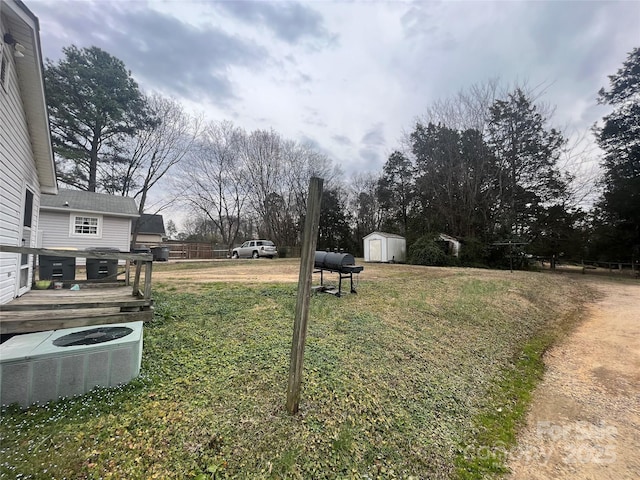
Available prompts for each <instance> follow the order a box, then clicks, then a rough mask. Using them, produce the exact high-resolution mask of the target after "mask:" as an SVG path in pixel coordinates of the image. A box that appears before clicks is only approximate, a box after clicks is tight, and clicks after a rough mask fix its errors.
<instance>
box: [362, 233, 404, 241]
mask: <svg viewBox="0 0 640 480" xmlns="http://www.w3.org/2000/svg"><path fill="white" fill-rule="evenodd" d="M372 235H380V236H381V237H386V238H401V239H403V240H404V237H403V236H402V235H396V234H395V233H385V232H371V233H370V234H369V235H366V236H365V237H364V239H367V238H369V237H370V236H372Z"/></svg>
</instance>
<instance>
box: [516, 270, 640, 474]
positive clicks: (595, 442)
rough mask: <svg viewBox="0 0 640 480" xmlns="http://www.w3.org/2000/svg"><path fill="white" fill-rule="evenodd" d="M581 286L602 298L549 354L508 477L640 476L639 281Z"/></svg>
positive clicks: (598, 282)
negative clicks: (569, 334) (600, 294)
mask: <svg viewBox="0 0 640 480" xmlns="http://www.w3.org/2000/svg"><path fill="white" fill-rule="evenodd" d="M585 282H588V283H589V285H590V286H592V287H594V288H595V289H597V290H599V291H600V292H602V294H603V297H602V298H601V299H600V300H599V301H597V302H596V303H595V304H593V305H592V306H591V307H590V308H589V310H588V312H587V313H586V315H587V318H586V320H585V321H584V323H582V324H581V325H580V327H579V328H578V329H577V330H576V331H575V332H574V333H573V334H572V335H571V336H570V337H569V338H567V339H566V340H565V341H564V342H563V343H562V344H560V345H558V346H556V347H554V348H552V349H551V350H550V351H549V352H548V353H547V355H546V358H545V363H546V365H547V372H546V373H545V377H544V379H543V381H542V382H541V383H540V384H539V386H538V387H537V389H536V391H535V392H534V394H533V404H532V407H531V410H530V412H529V415H528V419H527V426H526V428H525V430H524V431H523V432H522V434H521V436H520V437H519V442H518V449H517V451H516V452H515V453H514V454H513V456H512V457H511V461H510V462H509V467H510V468H511V470H512V475H511V476H510V478H511V479H527V480H532V479H545V480H546V479H560V478H566V479H593V480H596V479H597V480H599V479H612V480H614V479H615V480H623V479H624V480H626V479H629V480H631V479H633V480H635V479H638V478H640V282H636V283H633V284H630V283H628V282H625V283H622V282H614V281H607V280H598V281H597V282H596V281H595V280H589V279H586V278H585Z"/></svg>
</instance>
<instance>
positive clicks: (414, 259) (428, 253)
mask: <svg viewBox="0 0 640 480" xmlns="http://www.w3.org/2000/svg"><path fill="white" fill-rule="evenodd" d="M409 263H412V264H414V265H432V266H439V267H444V266H449V265H454V264H455V263H456V259H455V258H454V257H451V256H450V255H447V254H446V253H445V252H444V250H443V248H442V246H441V245H440V242H437V241H436V240H435V239H434V238H433V237H432V236H424V237H421V238H419V239H418V240H416V242H415V243H413V244H411V246H410V247H409Z"/></svg>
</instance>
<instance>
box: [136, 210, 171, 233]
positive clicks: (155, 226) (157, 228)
mask: <svg viewBox="0 0 640 480" xmlns="http://www.w3.org/2000/svg"><path fill="white" fill-rule="evenodd" d="M134 222H136V223H138V224H139V225H140V226H139V229H138V233H153V234H158V235H164V219H163V218H162V215H150V214H148V213H143V214H142V215H140V218H138V219H137V220H134Z"/></svg>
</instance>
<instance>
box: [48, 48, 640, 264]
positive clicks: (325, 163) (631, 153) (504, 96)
mask: <svg viewBox="0 0 640 480" xmlns="http://www.w3.org/2000/svg"><path fill="white" fill-rule="evenodd" d="M63 53H64V57H63V58H62V59H61V60H60V61H59V62H57V63H56V62H53V61H51V60H47V62H46V65H45V82H46V88H47V97H48V107H49V116H50V122H51V129H52V141H53V144H54V151H55V156H56V165H57V169H58V178H59V181H60V182H61V183H63V184H65V185H67V186H70V187H72V188H78V189H83V190H89V191H103V192H107V193H111V194H115V195H128V196H132V197H134V198H136V200H137V201H138V205H139V209H140V213H143V212H145V213H156V212H149V211H148V210H149V206H148V205H147V199H148V194H149V192H150V190H152V189H154V188H156V189H157V188H159V183H160V184H162V188H163V189H164V191H166V192H169V193H170V194H169V195H167V197H170V201H171V202H178V203H179V204H181V205H182V207H183V208H184V209H185V210H186V211H188V212H189V215H188V218H189V220H188V221H186V222H185V225H184V228H183V231H182V232H178V231H177V229H176V227H175V223H174V222H172V221H170V222H168V224H167V227H168V231H170V232H171V233H172V234H173V235H175V236H177V237H180V238H182V239H192V240H200V241H208V242H212V243H216V244H217V245H223V246H225V247H226V248H229V249H230V248H232V247H233V246H234V245H237V244H238V243H240V242H242V241H243V240H245V239H247V238H252V237H256V236H257V237H261V238H268V239H271V240H273V241H274V242H276V244H277V245H278V246H280V247H281V248H282V247H286V246H297V245H299V243H300V231H301V226H302V225H303V222H304V214H305V211H306V200H307V199H306V194H307V192H306V190H307V187H308V184H309V179H310V178H311V176H320V177H322V178H324V179H325V190H324V192H323V200H322V208H321V220H320V229H319V238H318V247H319V248H323V249H324V248H332V249H333V248H344V249H346V250H349V251H352V252H354V253H356V254H361V253H362V239H363V237H364V236H365V235H367V234H369V233H371V232H373V231H376V230H382V231H387V232H389V233H398V234H401V235H404V236H405V237H406V238H407V243H408V245H414V247H413V248H410V254H411V255H412V256H413V257H414V259H418V258H420V259H422V260H421V262H423V263H438V262H443V260H442V259H443V257H442V256H440V255H437V254H435V253H434V254H433V255H427V254H425V252H427V251H429V249H431V250H430V251H431V252H436V251H437V249H436V250H434V246H435V244H436V243H437V242H436V237H437V235H438V234H439V233H446V234H448V235H451V236H455V237H458V238H459V239H461V240H462V241H463V244H464V246H463V249H462V252H463V261H464V262H465V263H468V264H493V265H498V264H500V262H501V261H504V253H505V252H504V245H505V244H509V243H511V244H513V245H519V246H520V247H519V250H521V251H522V252H526V253H529V254H533V255H540V256H556V257H559V256H566V257H570V258H573V259H577V258H584V257H585V256H587V257H590V258H593V259H607V260H621V259H625V260H626V259H628V258H629V257H631V256H635V258H636V259H637V258H638V257H640V251H639V249H640V198H638V196H639V195H640V135H639V133H640V98H639V96H640V49H638V48H636V49H634V50H633V51H632V52H630V53H629V55H628V57H627V59H626V61H625V62H624V64H623V66H622V68H621V69H620V70H619V71H618V72H617V73H615V74H614V75H612V76H611V77H610V86H609V88H608V89H605V88H603V89H601V90H600V92H599V101H600V102H601V103H603V104H607V105H609V106H610V107H611V109H612V112H611V113H610V114H608V115H607V116H605V117H604V118H603V121H602V123H601V124H600V125H594V127H593V134H594V135H595V138H596V141H597V143H598V145H599V146H600V148H601V149H602V151H603V152H604V154H603V157H602V169H603V172H604V173H603V175H602V178H601V179H600V181H599V182H598V183H597V184H594V185H593V186H592V187H593V189H596V188H598V189H599V190H600V192H601V195H600V197H599V200H598V201H597V202H596V203H595V204H594V205H593V207H592V208H590V209H584V207H582V206H581V205H580V201H579V200H580V199H579V198H577V195H576V193H575V188H574V186H575V182H576V181H577V180H579V179H576V178H573V177H572V175H571V174H570V173H569V172H567V171H565V170H563V165H562V162H561V159H562V158H563V156H565V155H566V154H567V151H568V150H569V149H570V147H569V146H568V141H567V139H566V138H565V136H564V135H563V133H562V132H561V131H560V130H559V129H556V128H554V127H553V125H552V123H551V122H552V108H551V107H549V106H548V105H546V104H545V103H543V102H542V100H541V95H540V93H539V92H538V91H537V90H536V89H535V88H533V89H532V88H527V87H526V85H518V86H515V87H513V88H510V89H505V88H502V87H501V86H500V84H499V82H497V81H493V80H492V81H487V82H485V83H484V84H480V85H475V86H471V87H469V88H468V89H466V90H463V91H461V92H459V93H458V94H457V95H456V96H454V97H451V98H449V99H445V100H442V101H438V102H434V103H433V104H431V105H430V106H429V108H427V110H426V112H425V114H424V115H423V117H421V118H420V119H418V120H417V121H416V122H415V124H414V125H413V128H412V130H411V131H410V132H409V133H408V134H407V135H406V136H405V138H403V139H402V141H401V143H400V145H399V147H398V148H397V149H396V150H395V151H393V152H392V153H391V154H390V155H389V157H388V159H387V161H386V163H385V164H384V166H383V168H382V171H381V172H375V173H360V174H354V175H352V176H351V178H349V179H348V181H345V179H344V174H343V172H342V171H341V170H340V168H339V167H338V166H336V165H334V163H333V162H332V161H331V160H330V159H329V158H328V157H327V156H326V155H325V154H323V153H321V152H318V151H317V150H316V149H314V148H312V147H311V146H310V145H307V144H303V143H300V142H296V141H293V140H290V139H286V138H284V137H282V136H281V135H280V134H279V133H278V132H275V131H274V130H272V129H268V130H267V129H264V130H255V131H246V130H245V129H243V128H242V127H240V126H237V125H234V124H233V123H232V122H229V121H205V120H203V119H202V118H200V117H195V116H193V115H191V114H189V113H187V112H185V111H184V109H183V108H182V106H181V105H180V104H179V103H178V102H177V101H175V100H173V99H169V98H165V97H163V96H160V95H158V94H145V93H143V92H142V91H141V90H140V88H139V87H138V85H137V84H136V82H135V81H134V80H133V78H132V76H131V72H129V71H127V70H126V67H125V65H124V63H123V62H122V61H120V60H118V59H117V58H115V57H113V56H112V55H110V54H108V53H107V52H105V51H103V50H101V49H99V48H97V47H91V48H84V49H78V48H77V47H75V46H71V47H68V48H65V49H63ZM161 180H162V181H161ZM436 257H437V258H436ZM444 258H445V260H444V261H446V257H444ZM425 259H426V260H425Z"/></svg>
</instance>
